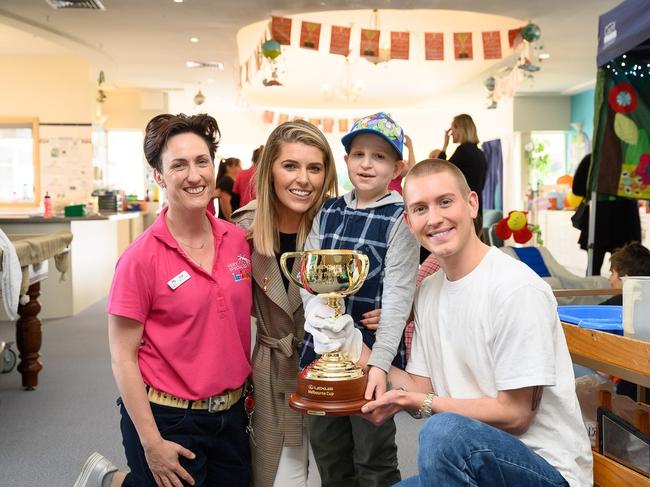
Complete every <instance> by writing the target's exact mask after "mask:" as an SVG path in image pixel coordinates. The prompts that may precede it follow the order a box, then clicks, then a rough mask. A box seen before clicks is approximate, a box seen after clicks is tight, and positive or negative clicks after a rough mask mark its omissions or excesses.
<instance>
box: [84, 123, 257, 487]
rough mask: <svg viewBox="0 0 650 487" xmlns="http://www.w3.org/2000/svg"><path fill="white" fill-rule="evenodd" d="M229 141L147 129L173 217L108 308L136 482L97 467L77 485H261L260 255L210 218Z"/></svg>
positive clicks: (117, 281)
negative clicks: (253, 407)
mask: <svg viewBox="0 0 650 487" xmlns="http://www.w3.org/2000/svg"><path fill="white" fill-rule="evenodd" d="M219 135H220V132H219V127H218V126H217V122H216V120H215V119H214V118H212V117H210V116H208V115H205V114H202V115H193V116H186V115H182V114H181V115H169V114H167V115H159V116H157V117H155V118H153V119H152V120H151V121H150V122H149V124H148V125H147V128H146V134H145V141H144V152H145V156H146V158H147V162H148V163H149V165H150V166H151V167H152V168H153V174H154V178H155V179H156V182H157V183H158V185H160V187H161V188H164V189H166V191H167V200H168V206H167V208H165V209H164V210H163V211H162V213H161V214H160V216H159V217H158V219H157V220H156V222H155V223H154V224H153V225H152V226H151V227H150V228H149V229H147V231H145V232H144V233H143V234H142V235H141V236H140V237H139V238H138V239H137V240H136V241H135V242H133V244H132V245H131V246H130V247H129V248H128V249H127V250H126V251H125V252H124V254H123V255H122V256H121V257H120V260H119V261H118V263H117V266H116V269H115V275H114V278H113V284H112V287H111V291H110V295H109V298H108V313H109V317H108V329H109V344H110V349H111V358H112V366H113V373H114V375H115V380H116V382H117V387H118V389H119V392H120V396H121V398H120V399H119V400H118V404H119V405H120V412H121V415H122V420H121V430H122V438H123V444H124V449H125V453H126V458H127V461H128V465H129V468H130V470H131V472H130V473H129V474H128V475H127V476H126V478H125V479H122V476H123V475H124V474H123V473H121V472H120V473H116V472H114V470H115V469H114V467H112V466H111V465H110V463H108V462H107V461H106V460H105V459H103V457H101V458H95V460H94V461H93V460H91V459H92V457H91V459H89V461H88V462H87V465H86V466H85V467H84V471H82V475H81V476H80V480H78V481H77V484H75V485H92V484H93V479H99V480H100V483H99V484H97V483H96V484H94V485H100V484H101V485H108V482H106V481H108V480H111V481H113V484H116V483H117V484H119V482H120V481H121V482H122V485H137V486H149V485H152V486H155V485H158V486H163V485H164V486H172V485H173V486H180V485H181V482H182V484H183V485H187V484H190V485H229V486H231V485H232V486H246V487H248V486H249V485H250V479H251V474H250V449H249V438H248V434H247V426H248V420H247V415H246V413H245V411H244V396H245V390H246V380H247V378H248V377H249V375H250V372H251V364H250V361H249V356H250V314H251V309H252V289H251V288H252V286H251V284H252V280H251V261H250V250H249V248H250V247H249V244H248V242H247V240H246V236H245V232H244V231H243V230H241V229H239V228H237V227H235V226H234V225H232V224H230V223H228V222H225V221H224V220H219V219H216V218H214V216H212V215H211V214H209V213H208V212H207V211H206V207H207V204H208V202H209V201H210V197H211V195H212V191H213V190H214V184H215V168H214V162H213V160H214V154H215V151H216V148H217V144H218V138H219ZM93 462H94V463H93ZM108 475H113V478H112V479H107V478H106V477H107V476H108ZM102 479H103V480H104V481H105V482H106V483H105V484H102V483H101V480H102Z"/></svg>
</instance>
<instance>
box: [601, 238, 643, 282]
mask: <svg viewBox="0 0 650 487" xmlns="http://www.w3.org/2000/svg"><path fill="white" fill-rule="evenodd" d="M609 263H610V266H611V268H612V270H613V271H616V272H617V273H618V275H619V276H621V277H624V276H650V250H648V249H647V248H646V247H644V246H643V245H641V244H640V243H639V242H628V243H626V244H625V245H623V246H622V247H619V248H617V249H615V250H614V252H612V256H611V258H610V259H609Z"/></svg>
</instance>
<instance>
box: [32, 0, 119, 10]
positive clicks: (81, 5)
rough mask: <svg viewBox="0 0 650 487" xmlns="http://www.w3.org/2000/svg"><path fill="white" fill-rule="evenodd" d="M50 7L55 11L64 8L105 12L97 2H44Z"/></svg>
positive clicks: (82, 0) (87, 0)
mask: <svg viewBox="0 0 650 487" xmlns="http://www.w3.org/2000/svg"><path fill="white" fill-rule="evenodd" d="M45 1H46V2H47V3H48V5H49V6H50V7H52V8H53V9H56V10H60V9H64V8H77V9H84V10H106V8H104V5H102V2H100V1H99V0H45Z"/></svg>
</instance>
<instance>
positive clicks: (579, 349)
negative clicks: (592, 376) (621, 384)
mask: <svg viewBox="0 0 650 487" xmlns="http://www.w3.org/2000/svg"><path fill="white" fill-rule="evenodd" d="M562 326H563V327H564V335H565V336H566V341H567V345H568V347H569V352H570V353H571V358H572V359H573V362H574V363H576V364H580V365H584V366H585V367H589V368H592V369H596V370H600V371H603V372H607V373H609V374H613V375H615V376H617V377H620V378H621V379H625V380H627V381H629V382H634V383H635V384H640V385H642V386H644V387H650V342H644V341H641V340H634V339H632V338H628V337H624V336H619V335H613V334H611V333H604V332H601V331H595V330H588V329H586V328H580V327H579V326H576V325H571V324H568V323H562Z"/></svg>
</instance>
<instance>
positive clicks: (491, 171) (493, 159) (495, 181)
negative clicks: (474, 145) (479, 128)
mask: <svg viewBox="0 0 650 487" xmlns="http://www.w3.org/2000/svg"><path fill="white" fill-rule="evenodd" d="M481 148H482V149H483V153H484V154H485V159H486V160H487V174H486V176H485V186H484V187H483V208H484V209H495V210H503V154H502V151H501V140H500V139H496V140H488V141H487V142H483V144H482V145H481Z"/></svg>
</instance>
